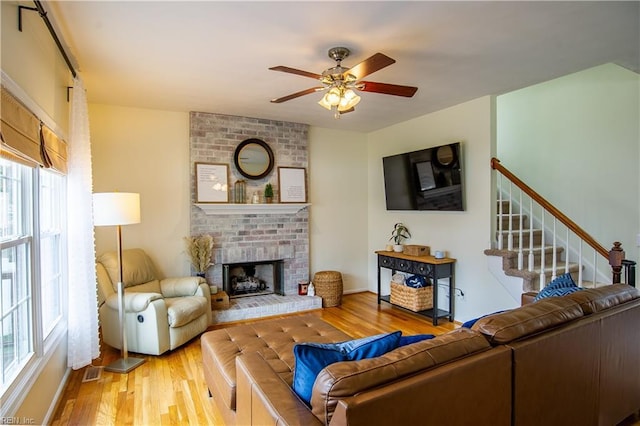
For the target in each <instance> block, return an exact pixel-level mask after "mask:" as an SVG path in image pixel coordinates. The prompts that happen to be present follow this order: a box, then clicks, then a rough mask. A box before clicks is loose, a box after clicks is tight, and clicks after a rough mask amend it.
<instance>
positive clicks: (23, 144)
mask: <svg viewBox="0 0 640 426" xmlns="http://www.w3.org/2000/svg"><path fill="white" fill-rule="evenodd" d="M0 134H1V136H2V138H1V139H2V145H1V147H2V149H1V150H0V155H2V157H4V158H7V159H10V160H13V161H17V162H19V163H22V164H25V165H28V166H32V167H35V166H39V165H40V166H42V165H43V163H42V157H41V154H40V120H38V118H37V117H36V116H35V115H33V114H32V113H31V111H29V110H28V109H27V108H25V106H24V105H22V104H21V103H20V102H19V101H18V100H17V99H16V98H14V97H13V95H11V94H10V93H9V92H8V91H7V90H6V89H5V88H4V87H2V106H1V109H0Z"/></svg>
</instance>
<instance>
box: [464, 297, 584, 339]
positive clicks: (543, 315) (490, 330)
mask: <svg viewBox="0 0 640 426" xmlns="http://www.w3.org/2000/svg"><path fill="white" fill-rule="evenodd" d="M582 316H584V313H583V311H582V308H581V307H580V305H579V304H578V303H576V302H575V301H573V300H571V299H569V298H568V296H565V297H550V298H548V299H543V300H540V301H538V302H535V303H530V304H528V305H525V306H522V307H520V308H518V309H513V310H510V311H505V312H502V313H498V314H494V315H489V316H486V317H483V318H481V319H479V320H478V321H477V322H476V323H475V324H474V325H473V327H471V329H472V330H476V331H479V332H480V333H482V334H484V335H485V337H486V338H487V340H489V342H490V343H491V344H493V345H500V344H505V343H509V342H512V341H514V340H516V339H519V338H521V337H525V336H529V335H532V334H535V333H539V332H541V331H544V330H547V329H550V328H553V327H557V326H559V325H561V324H564V323H567V322H569V321H572V320H574V319H576V318H580V317H582Z"/></svg>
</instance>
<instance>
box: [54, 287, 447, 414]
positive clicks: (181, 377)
mask: <svg viewBox="0 0 640 426" xmlns="http://www.w3.org/2000/svg"><path fill="white" fill-rule="evenodd" d="M306 314H311V315H316V316H319V317H320V318H322V319H323V320H325V321H327V322H328V323H331V324H333V326H334V327H337V328H339V329H341V330H343V331H344V332H346V333H347V334H349V335H351V336H353V337H354V338H357V337H364V336H369V335H372V334H377V333H384V332H388V331H394V330H402V331H403V334H423V333H432V334H442V333H446V332H447V331H449V330H451V329H453V328H455V325H454V324H453V323H449V322H448V321H447V320H446V319H441V320H440V323H439V325H438V327H434V326H433V325H432V324H431V320H430V319H428V318H423V317H420V316H418V315H414V314H411V313H408V312H405V311H402V310H400V309H395V308H392V307H391V306H390V305H388V304H385V303H383V304H382V305H380V306H378V305H377V302H376V295H375V294H373V293H357V294H351V295H345V296H343V298H342V305H341V306H339V307H332V308H325V309H321V310H315V311H311V312H305V313H301V314H295V315H306ZM246 322H250V321H246ZM236 324H237V323H235V324H223V325H219V326H214V327H211V329H215V328H224V327H230V326H233V325H236ZM119 354H120V353H119V351H118V350H115V349H113V348H110V347H109V346H106V345H104V346H103V348H102V358H101V359H97V360H95V361H94V365H96V366H99V365H107V364H109V363H110V362H111V361H113V360H114V359H117V358H118V356H119ZM133 355H134V356H141V355H137V354H133ZM141 357H143V358H145V359H146V362H145V363H144V364H142V365H141V366H140V367H138V368H136V369H135V370H133V371H131V372H129V373H128V374H117V373H109V372H106V371H102V375H101V377H100V379H99V380H96V381H91V382H84V383H83V382H82V378H83V376H84V369H80V370H77V371H73V372H72V373H71V377H70V378H69V382H68V384H67V387H66V389H65V391H64V394H63V396H62V398H61V401H60V402H59V404H58V407H57V410H56V413H55V415H54V418H53V420H52V422H51V424H52V425H54V426H57V425H172V424H190V425H222V424H223V421H222V418H221V416H220V414H219V413H218V410H217V409H216V407H215V404H214V403H213V401H212V400H211V398H209V395H208V391H207V386H206V384H205V382H204V378H203V373H202V365H201V364H202V356H201V351H200V339H199V338H196V339H193V340H192V341H190V342H188V343H187V344H186V345H184V346H182V347H180V348H178V349H176V350H174V351H171V352H168V353H165V354H163V355H160V356H146V355H142V356H141Z"/></svg>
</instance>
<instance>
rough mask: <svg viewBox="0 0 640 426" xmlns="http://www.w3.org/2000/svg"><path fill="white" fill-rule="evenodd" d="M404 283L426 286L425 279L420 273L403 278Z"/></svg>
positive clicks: (418, 286) (412, 285) (415, 286)
mask: <svg viewBox="0 0 640 426" xmlns="http://www.w3.org/2000/svg"><path fill="white" fill-rule="evenodd" d="M404 283H405V285H407V286H409V287H413V288H422V287H426V286H427V280H426V279H425V278H424V277H423V276H422V275H412V276H411V277H409V278H407V279H406V280H405V282H404Z"/></svg>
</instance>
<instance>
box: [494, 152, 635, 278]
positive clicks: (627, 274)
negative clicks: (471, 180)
mask: <svg viewBox="0 0 640 426" xmlns="http://www.w3.org/2000/svg"><path fill="white" fill-rule="evenodd" d="M491 168H492V169H493V170H495V171H496V172H497V173H499V175H498V177H497V179H496V183H497V187H498V188H497V189H498V194H497V195H498V197H497V199H498V202H499V207H498V222H497V232H496V236H497V238H498V241H497V247H498V248H499V249H502V248H503V247H502V246H503V237H504V234H505V233H506V235H507V242H508V247H507V249H508V250H510V251H514V252H516V251H517V252H518V259H519V260H518V266H517V269H518V270H520V271H524V270H525V269H526V270H528V272H529V273H530V274H532V275H533V270H534V269H535V268H534V266H533V265H532V262H533V261H534V260H533V259H534V256H533V253H534V250H535V249H534V246H533V239H534V229H533V228H534V226H533V225H534V223H536V224H537V225H540V226H541V236H540V237H539V239H540V240H541V245H540V248H539V255H540V264H539V265H538V267H539V268H538V269H537V271H538V274H539V281H540V283H539V288H542V287H544V285H545V281H546V280H548V278H546V276H547V275H550V276H551V277H552V278H555V277H556V272H557V270H558V268H559V265H558V264H559V263H562V264H563V265H564V272H569V273H573V272H575V273H576V274H577V277H578V285H582V282H583V277H582V275H583V269H584V268H585V267H588V268H589V269H590V271H589V272H591V274H592V282H593V286H596V285H597V277H598V274H599V273H600V276H601V277H604V278H606V277H608V274H607V275H606V276H605V275H602V273H601V272H599V271H598V268H597V264H598V258H599V259H604V260H606V261H607V262H608V264H609V266H610V267H611V283H614V284H615V283H620V282H622V278H623V276H624V282H626V283H627V284H629V285H632V286H634V287H635V281H636V279H635V275H636V272H635V266H636V262H634V261H632V260H628V259H625V252H624V250H623V249H622V245H621V243H620V242H618V241H616V242H614V243H613V247H612V248H611V249H610V250H607V249H606V248H605V247H604V246H603V245H602V244H600V243H599V242H598V241H596V239H595V238H593V237H592V236H591V235H590V234H589V233H588V232H586V231H585V230H584V229H583V228H581V227H580V226H579V225H578V224H576V223H575V222H574V221H573V220H571V219H570V218H569V217H568V216H567V215H566V214H564V213H563V212H562V211H560V210H559V209H558V208H556V207H555V206H554V205H553V204H551V203H550V202H549V201H548V200H546V199H545V198H544V197H543V196H542V195H540V194H539V193H538V192H536V191H535V190H534V189H533V188H531V187H530V186H529V185H527V184H526V183H525V182H524V181H522V180H521V179H520V178H518V177H517V176H516V175H515V174H514V173H512V172H511V171H510V170H509V169H507V168H506V167H504V166H503V165H502V163H501V162H500V160H499V159H497V158H495V157H493V158H491ZM504 179H506V180H507V184H508V186H509V187H508V189H507V190H505V189H504V188H503V187H502V181H503V180H504ZM512 186H515V187H516V188H518V190H519V194H516V195H515V197H514V196H513V195H512ZM523 193H524V194H526V195H527V196H528V197H529V200H528V207H527V206H526V204H527V202H526V201H523V197H522V194H523ZM507 200H508V206H509V207H508V208H509V211H508V214H505V212H504V207H503V204H504V203H505V202H506V201H507ZM514 203H515V204H516V205H517V207H518V210H519V211H518V212H517V213H518V215H517V216H518V221H519V223H518V225H519V228H520V229H518V230H515V229H513V228H512V224H513V216H514V214H513V213H512V211H513V204H514ZM523 205H524V206H523ZM525 213H526V215H525ZM538 213H539V214H538ZM547 215H548V216H550V221H551V223H550V224H545V216H547ZM525 216H526V219H523V218H524V217H525ZM504 220H508V221H509V227H508V228H507V229H505V227H504V226H502V222H503V221H504ZM524 220H528V221H529V225H528V229H526V230H523V228H526V227H527V226H524ZM547 220H548V219H547ZM558 222H559V223H561V224H562V225H564V227H565V229H566V235H565V236H564V237H563V236H562V235H561V234H560V231H556V225H557V223H558ZM514 232H517V235H516V234H515V233H514ZM547 233H548V234H549V237H548V238H547V237H545V234H547ZM570 233H572V234H573V235H574V236H575V238H573V239H572V238H571V234H570ZM523 235H524V236H523ZM516 236H517V237H518V240H519V241H518V247H513V244H512V239H513V238H514V237H516ZM525 236H526V238H528V239H529V248H528V249H526V251H528V257H527V258H526V259H527V262H526V263H527V266H526V267H525V266H524V265H523V259H524V257H523V256H524V255H523V238H524V237H525ZM572 240H577V242H574V241H572ZM547 241H550V242H551V246H547ZM583 243H585V244H586V245H587V246H589V247H591V248H592V249H593V259H591V260H590V259H588V258H587V257H586V255H585V254H584V253H583ZM563 245H564V246H563ZM547 253H549V256H550V257H551V259H550V260H547V262H548V263H551V267H549V266H548V265H547V264H545V257H546V256H547ZM562 255H564V261H562V260H561V256H562ZM598 256H599V257H598ZM570 257H571V258H572V259H575V260H573V263H570V262H569V260H570ZM576 261H577V264H576ZM605 269H606V268H605ZM623 271H624V273H623ZM523 274H525V273H524V272H523ZM525 275H526V274H525ZM525 287H526V286H525Z"/></svg>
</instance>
